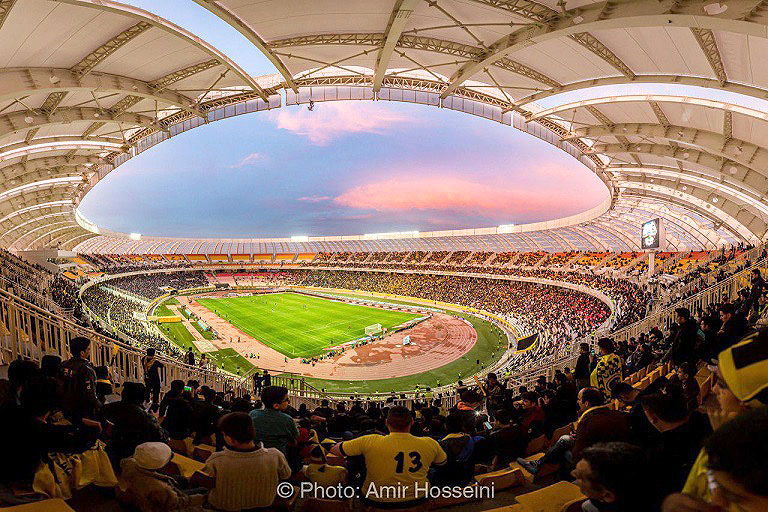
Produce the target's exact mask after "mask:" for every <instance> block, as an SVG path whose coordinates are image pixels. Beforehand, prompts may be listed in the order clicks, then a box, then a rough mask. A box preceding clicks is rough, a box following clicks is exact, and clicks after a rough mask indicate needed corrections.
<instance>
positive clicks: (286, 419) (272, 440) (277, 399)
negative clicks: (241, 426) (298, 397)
mask: <svg viewBox="0 0 768 512" xmlns="http://www.w3.org/2000/svg"><path fill="white" fill-rule="evenodd" d="M261 401H262V402H263V403H264V409H254V410H253V411H251V413H250V415H251V419H252V420H253V428H254V432H255V436H256V437H255V439H256V442H257V443H263V444H264V446H265V447H267V448H277V449H278V450H280V451H281V452H282V453H283V455H287V453H288V445H293V444H295V442H296V440H297V439H298V438H299V429H298V427H296V423H294V421H293V418H291V417H290V416H288V415H287V414H285V412H284V411H285V410H286V409H287V408H288V405H289V399H288V390H287V389H286V388H284V387H282V386H266V387H265V388H264V390H263V391H262V392H261Z"/></svg>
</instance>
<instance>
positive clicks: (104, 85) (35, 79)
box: [0, 68, 194, 115]
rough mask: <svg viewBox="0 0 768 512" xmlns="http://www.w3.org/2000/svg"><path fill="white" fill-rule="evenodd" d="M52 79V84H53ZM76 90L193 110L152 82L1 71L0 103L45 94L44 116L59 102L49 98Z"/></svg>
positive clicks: (32, 70)
mask: <svg viewBox="0 0 768 512" xmlns="http://www.w3.org/2000/svg"><path fill="white" fill-rule="evenodd" d="M52 80H54V81H55V83H52ZM160 80H163V78H161V79H160ZM77 91H86V92H92V93H94V94H96V93H104V94H126V95H130V96H132V97H137V98H139V101H140V100H142V99H144V98H147V99H151V100H155V101H157V102H158V103H161V104H163V105H173V106H176V107H179V108H181V109H184V110H187V111H194V108H192V105H193V103H194V101H193V100H192V98H189V97H187V96H184V95H183V94H179V93H177V92H174V91H171V90H167V89H165V90H160V87H158V86H157V85H155V82H143V81H141V80H136V79H133V78H128V77H124V76H119V75H111V74H108V73H96V72H92V73H89V74H87V75H85V76H82V77H78V76H77V75H76V74H75V73H74V72H73V71H71V70H69V69H55V68H54V69H51V68H6V69H2V70H0V101H3V100H9V99H14V98H18V97H20V96H28V95H32V94H48V95H49V96H48V98H47V99H46V100H45V102H44V104H43V106H42V107H40V109H39V110H40V111H42V112H43V113H45V114H47V115H50V114H52V113H53V112H54V111H55V110H56V106H58V104H59V102H58V101H57V102H55V106H54V105H53V103H50V99H51V97H52V96H54V95H61V94H66V93H68V92H77ZM137 103H138V101H137Z"/></svg>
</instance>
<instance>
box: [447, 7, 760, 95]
mask: <svg viewBox="0 0 768 512" xmlns="http://www.w3.org/2000/svg"><path fill="white" fill-rule="evenodd" d="M704 3H705V1H704V0H696V1H692V2H688V3H686V4H684V5H678V4H677V3H676V4H675V6H676V7H675V9H674V12H671V11H670V3H669V2H660V1H659V0H633V1H623V2H594V3H590V4H587V5H584V6H582V7H580V8H579V9H573V10H570V11H568V12H567V13H565V14H564V15H563V16H562V17H560V18H559V19H557V20H554V21H553V22H551V23H549V24H547V25H539V26H534V25H531V26H527V27H523V28H520V29H517V30H515V31H513V32H511V33H510V34H508V35H505V36H504V37H502V38H500V39H498V40H497V41H496V42H494V43H493V44H492V45H491V46H490V47H489V48H488V51H487V52H485V54H484V56H483V57H482V58H481V59H479V60H476V61H473V62H469V63H467V64H465V65H464V66H462V67H461V69H459V70H458V71H457V72H456V73H455V74H454V75H453V76H452V77H451V83H450V84H449V85H448V87H446V89H445V91H443V94H442V97H443V98H445V97H447V96H448V95H450V94H452V93H453V91H454V90H455V89H456V88H457V87H459V86H460V85H461V84H462V83H464V82H465V81H466V80H468V79H470V78H472V77H473V76H474V75H476V74H477V73H478V72H480V71H482V70H483V69H484V68H486V67H488V66H490V65H492V64H493V63H495V62H496V61H498V60H499V59H502V58H504V57H507V56H509V55H512V54H513V53H515V52H516V51H518V50H521V49H523V48H527V47H529V46H531V45H534V44H536V43H542V42H544V41H548V40H552V39H559V38H563V37H570V36H575V35H576V34H582V33H590V32H594V31H598V30H607V29H611V28H636V27H661V26H665V27H686V28H698V29H709V30H726V31H730V32H735V33H741V34H750V35H755V36H759V37H763V38H765V37H768V32H767V31H766V30H765V22H764V18H762V17H761V18H754V19H752V18H750V19H740V18H738V17H739V16H740V12H739V11H738V10H737V9H731V10H729V11H727V12H726V13H724V14H723V15H720V16H708V15H706V14H705V12H704V10H703V5H704ZM731 11H733V12H731ZM638 13H643V14H638ZM616 64H617V65H618V62H616ZM624 71H625V72H626V71H631V70H629V69H628V68H627V69H626V70H624Z"/></svg>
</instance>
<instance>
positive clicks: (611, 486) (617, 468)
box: [572, 443, 654, 512]
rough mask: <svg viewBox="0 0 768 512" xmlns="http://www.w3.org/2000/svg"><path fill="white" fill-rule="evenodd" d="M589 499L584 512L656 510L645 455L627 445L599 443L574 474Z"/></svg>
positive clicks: (635, 447) (583, 456)
mask: <svg viewBox="0 0 768 512" xmlns="http://www.w3.org/2000/svg"><path fill="white" fill-rule="evenodd" d="M572 475H573V477H574V478H575V479H576V481H575V482H574V483H575V484H576V485H578V486H579V488H580V489H581V492H582V493H584V495H585V496H586V497H587V498H588V499H587V501H586V502H585V503H584V504H583V505H582V507H581V509H582V511H584V512H608V511H611V512H613V511H616V512H619V511H620V512H646V511H649V510H653V509H654V506H653V503H652V500H651V499H650V497H649V493H648V488H649V487H651V486H652V485H653V484H652V482H651V479H652V474H651V471H650V469H649V468H648V465H647V463H646V459H645V456H644V455H643V451H642V450H641V449H640V448H638V447H637V446H634V445H631V444H627V443H597V444H595V445H593V446H590V447H589V448H587V449H586V450H584V452H583V453H582V455H581V460H580V461H579V462H578V463H577V464H576V468H575V469H574V470H573V473H572Z"/></svg>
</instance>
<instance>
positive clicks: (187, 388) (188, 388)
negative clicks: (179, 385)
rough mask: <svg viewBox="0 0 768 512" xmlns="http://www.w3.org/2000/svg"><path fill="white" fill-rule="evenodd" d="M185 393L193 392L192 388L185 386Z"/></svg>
mask: <svg viewBox="0 0 768 512" xmlns="http://www.w3.org/2000/svg"><path fill="white" fill-rule="evenodd" d="M184 391H188V392H190V393H191V392H192V388H191V387H190V386H184Z"/></svg>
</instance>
